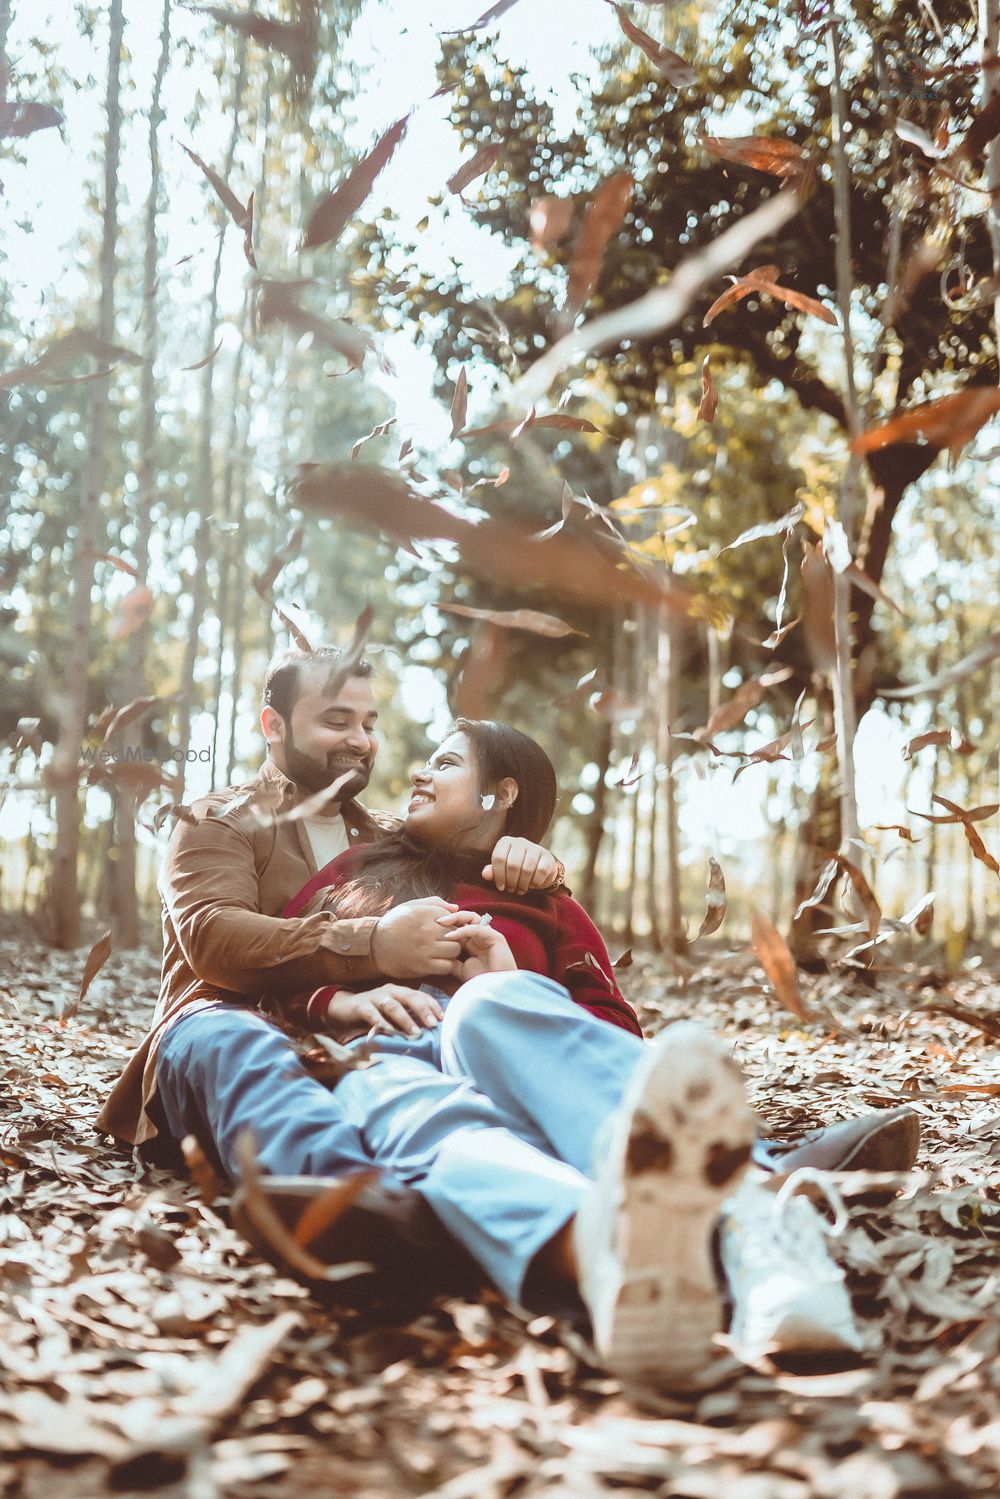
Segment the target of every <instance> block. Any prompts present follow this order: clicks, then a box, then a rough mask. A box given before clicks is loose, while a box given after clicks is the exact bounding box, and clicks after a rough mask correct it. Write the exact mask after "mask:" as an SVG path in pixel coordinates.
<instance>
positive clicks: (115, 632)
mask: <svg viewBox="0 0 1000 1499" xmlns="http://www.w3.org/2000/svg"><path fill="white" fill-rule="evenodd" d="M153 603H154V600H153V595H152V593H151V592H150V591H149V589H148V588H147V587H146V585H145V583H140V584H139V585H138V586H137V587H135V588H133V589H132V592H131V593H127V594H126V595H125V597H124V598H123V599H122V601H121V603H120V604H119V605H118V610H117V613H116V614H115V617H114V619H113V620H112V621H111V628H110V630H109V631H108V637H109V639H111V640H124V638H125V636H126V635H132V634H133V633H134V632H135V631H136V630H141V629H142V626H143V625H144V624H145V623H146V621H147V619H148V618H149V616H150V615H151V614H152V612H153Z"/></svg>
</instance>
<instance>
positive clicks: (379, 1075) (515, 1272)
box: [157, 1005, 587, 1298]
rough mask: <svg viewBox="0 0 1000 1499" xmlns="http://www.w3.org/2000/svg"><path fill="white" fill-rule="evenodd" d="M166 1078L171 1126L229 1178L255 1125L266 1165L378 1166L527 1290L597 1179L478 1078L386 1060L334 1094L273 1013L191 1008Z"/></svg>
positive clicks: (504, 1284) (174, 1037)
mask: <svg viewBox="0 0 1000 1499" xmlns="http://www.w3.org/2000/svg"><path fill="white" fill-rule="evenodd" d="M157 1086H158V1091H159V1093H160V1098H161V1102H162V1105H163V1109H164V1113H165V1115H166V1118H167V1121H168V1124H169V1126H170V1130H171V1132H172V1133H173V1134H174V1135H176V1136H177V1137H178V1138H182V1137H183V1136H184V1135H185V1134H188V1133H191V1134H194V1135H195V1136H196V1137H197V1138H198V1140H199V1141H200V1143H201V1144H202V1146H203V1148H204V1149H205V1150H206V1151H207V1152H208V1153H209V1154H210V1155H211V1156H212V1158H213V1159H216V1160H218V1161H219V1163H220V1164H221V1165H222V1167H223V1169H224V1170H225V1171H226V1172H227V1174H228V1175H230V1176H235V1175H236V1174H237V1169H238V1168H237V1163H236V1158H235V1143H236V1140H237V1139H238V1137H239V1135H240V1133H241V1131H242V1130H243V1129H246V1128H249V1129H250V1130H251V1131H252V1133H253V1135H254V1138H255V1141H256V1145H257V1151H258V1158H259V1161H260V1166H261V1169H262V1171H264V1172H265V1173H267V1174H268V1175H276V1176H286V1175H289V1176H327V1175H332V1174H336V1173H338V1172H343V1171H350V1170H359V1169H364V1168H368V1167H371V1166H372V1165H376V1166H379V1167H381V1168H382V1169H383V1170H385V1171H386V1173H387V1175H388V1176H389V1177H390V1178H391V1179H392V1180H394V1181H396V1182H403V1183H406V1184H408V1185H410V1186H412V1187H414V1188H415V1189H416V1190H417V1191H419V1192H420V1194H421V1196H422V1197H424V1198H425V1200H426V1201H427V1202H428V1203H429V1204H430V1206H431V1207H432V1208H433V1209H434V1211H435V1213H436V1214H437V1216H438V1217H439V1218H440V1219H441V1221H442V1222H443V1223H444V1225H445V1227H446V1228H448V1229H449V1230H450V1231H451V1232H452V1233H453V1234H454V1236H455V1238H457V1239H458V1240H459V1241H460V1242H461V1243H462V1244H464V1245H465V1246H466V1248H467V1249H468V1250H469V1252H470V1253H471V1254H472V1255H473V1256H474V1257H475V1258H476V1259H477V1260H478V1261H479V1263H480V1264H481V1265H482V1266H483V1268H484V1269H485V1270H486V1271H487V1273H488V1274H489V1275H490V1277H491V1278H492V1280H493V1281H494V1282H495V1284H496V1285H497V1286H498V1287H499V1288H500V1290H501V1291H503V1292H505V1294H507V1295H508V1296H511V1297H514V1298H517V1297H519V1296H520V1294H521V1290H522V1287H523V1284H524V1279H525V1275H526V1273H527V1271H528V1268H529V1266H530V1264H531V1261H532V1259H533V1258H534V1256H535V1255H536V1254H537V1252H538V1250H539V1249H541V1248H542V1246H543V1245H544V1244H546V1243H547V1242H548V1241H549V1240H550V1239H551V1238H552V1237H553V1236H554V1235H555V1234H556V1233H557V1232H558V1231H559V1229H560V1228H562V1227H563V1225H564V1224H565V1223H567V1222H568V1221H569V1219H570V1218H571V1217H572V1216H573V1214H574V1213H575V1212H576V1209H577V1207H578V1205H579V1202H580V1200H581V1198H582V1196H583V1194H584V1192H585V1191H586V1187H587V1183H586V1182H585V1180H584V1179H583V1178H582V1177H581V1176H580V1175H579V1173H578V1172H576V1171H574V1170H573V1169H572V1168H571V1167H568V1166H566V1165H564V1164H563V1163H562V1162H561V1161H558V1160H556V1159H555V1158H554V1157H553V1156H552V1155H551V1154H550V1153H548V1151H547V1149H546V1147H545V1143H544V1140H543V1139H542V1137H541V1136H540V1135H539V1134H538V1132H537V1130H535V1129H534V1127H533V1126H531V1125H530V1124H522V1123H521V1122H520V1121H518V1120H515V1119H513V1118H512V1117H510V1116H509V1115H507V1114H505V1113H504V1112H503V1110H502V1109H500V1108H499V1107H498V1106H497V1105H496V1104H494V1103H493V1102H491V1100H490V1099H488V1098H485V1097H484V1096H483V1095H482V1094H481V1093H479V1092H478V1091H477V1090H476V1089H475V1088H474V1087H473V1085H472V1084H471V1083H470V1082H469V1081H468V1080H466V1079H463V1078H457V1077H453V1076H452V1077H449V1076H446V1075H444V1074H443V1073H442V1072H441V1071H439V1070H438V1068H436V1067H434V1066H433V1065H432V1064H431V1063H429V1062H427V1061H424V1060H420V1059H418V1058H414V1057H404V1056H399V1055H392V1054H389V1053H386V1054H384V1055H383V1056H382V1057H381V1058H380V1060H379V1061H378V1062H377V1063H376V1064H375V1065H374V1066H372V1067H370V1068H365V1069H359V1070H358V1071H355V1072H350V1073H348V1074H347V1075H346V1076H345V1077H343V1078H342V1079H341V1080H340V1081H339V1082H338V1083H337V1086H336V1087H335V1088H334V1089H333V1091H332V1092H331V1091H330V1090H329V1089H327V1088H325V1087H324V1086H323V1085H322V1084H321V1083H318V1082H317V1081H316V1080H315V1079H314V1078H313V1077H311V1076H310V1075H309V1073H308V1072H307V1071H306V1070H305V1068H304V1067H303V1066H302V1064H301V1062H300V1061H299V1059H298V1056H297V1055H296V1052H295V1048H294V1046H293V1045H292V1043H291V1041H290V1040H289V1038H288V1037H287V1036H286V1035H285V1034H284V1032H282V1031H281V1030H279V1029H278V1028H277V1027H276V1026H274V1025H272V1024H271V1023H270V1022H269V1021H267V1020H266V1019H265V1018H264V1017H263V1016H261V1015H258V1014H256V1013H254V1012H253V1011H249V1010H245V1009H240V1008H238V1007H236V1006H228V1005H219V1006H217V1007H215V1008H213V1009H210V1010H202V1011H199V1012H197V1013H196V1014H194V1015H190V1016H185V1017H184V1018H183V1019H181V1020H178V1021H176V1022H175V1023H174V1025H172V1026H171V1027H170V1029H169V1030H168V1031H167V1033H166V1035H165V1036H164V1038H163V1041H162V1042H161V1045H160V1052H159V1056H158V1060H157Z"/></svg>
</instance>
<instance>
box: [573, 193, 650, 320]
mask: <svg viewBox="0 0 1000 1499" xmlns="http://www.w3.org/2000/svg"><path fill="white" fill-rule="evenodd" d="M632 186H633V183H632V175H631V173H630V172H616V173H615V175H614V176H613V177H609V178H608V179H607V180H606V181H605V182H602V183H601V185H600V187H598V188H597V189H596V190H595V192H594V193H593V195H592V196H591V198H590V201H589V202H588V203H587V206H586V208H585V209H584V210H583V218H582V219H581V221H580V229H579V232H578V234H577V236H576V243H575V244H574V246H573V257H572V260H571V261H570V268H569V287H568V290H567V294H566V312H565V317H566V321H567V322H573V321H575V319H576V316H577V313H578V312H579V311H580V310H581V308H582V307H583V306H584V305H585V303H586V302H587V300H588V299H589V297H590V294H591V292H592V291H593V290H594V287H595V286H596V285H597V279H598V277H599V276H600V274H601V266H602V265H603V264H604V255H605V251H606V250H607V248H608V245H609V244H610V242H611V239H612V237H613V236H614V235H615V234H617V233H618V230H619V229H620V228H621V226H622V223H623V221H624V218H625V214H626V212H627V211H628V206H629V203H630V202H631V200H632Z"/></svg>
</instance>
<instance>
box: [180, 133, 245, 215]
mask: <svg viewBox="0 0 1000 1499" xmlns="http://www.w3.org/2000/svg"><path fill="white" fill-rule="evenodd" d="M181 150H182V151H185V152H186V153H187V155H188V156H190V158H191V160H192V161H193V162H194V164H195V166H196V167H199V168H200V169H201V171H202V172H204V174H205V176H206V177H207V178H208V180H209V182H210V183H211V185H212V187H213V189H214V191H215V194H216V196H217V198H218V199H219V202H220V203H221V204H222V206H223V208H224V209H225V210H226V212H227V213H228V215H229V217H230V218H231V219H232V221H233V223H234V224H235V225H236V227H237V228H238V229H244V230H245V229H246V227H247V209H246V207H245V206H244V205H243V204H242V203H241V202H240V200H239V198H238V197H237V196H236V194H235V193H234V192H233V190H232V188H231V187H230V186H229V184H228V182H226V181H225V180H224V179H223V178H222V177H220V176H219V174H218V172H216V171H215V170H214V169H213V168H212V167H210V166H209V165H208V163H207V162H204V161H202V159H201V157H200V156H198V155H196V154H195V152H194V151H192V150H191V147H190V146H185V145H182V146H181Z"/></svg>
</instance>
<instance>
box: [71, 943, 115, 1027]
mask: <svg viewBox="0 0 1000 1499" xmlns="http://www.w3.org/2000/svg"><path fill="white" fill-rule="evenodd" d="M111 946H112V943H111V933H110V931H107V932H105V933H104V936H103V937H98V939H97V941H96V942H95V943H94V945H93V947H92V948H91V949H90V951H89V953H88V954H87V961H86V962H85V963H84V965H83V977H82V978H81V979H80V988H79V990H78V992H77V996H76V999H75V1001H74V1003H73V1004H72V1005H70V1006H69V1007H68V1008H67V1009H65V1010H64V1011H63V1019H68V1018H69V1017H70V1016H72V1015H75V1014H76V1012H77V1010H79V1008H80V1006H81V1004H82V1003H83V1000H84V996H85V995H86V993H87V990H88V989H89V988H90V986H91V984H92V983H93V982H94V979H95V978H96V977H97V975H98V974H99V973H100V971H101V969H102V968H103V967H104V965H105V963H106V962H107V961H108V959H109V958H110V956H111Z"/></svg>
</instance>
